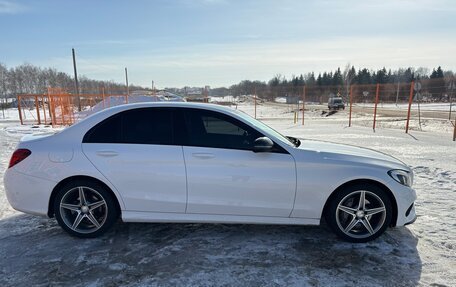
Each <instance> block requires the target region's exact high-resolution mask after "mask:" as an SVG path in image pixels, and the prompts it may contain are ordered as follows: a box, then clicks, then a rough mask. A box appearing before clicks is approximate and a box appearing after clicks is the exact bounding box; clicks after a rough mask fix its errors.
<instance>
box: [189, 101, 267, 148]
mask: <svg viewBox="0 0 456 287" xmlns="http://www.w3.org/2000/svg"><path fill="white" fill-rule="evenodd" d="M185 124H186V127H187V131H188V137H187V143H186V144H187V145H190V146H201V147H213V148H226V149H242V150H251V149H252V147H253V142H254V140H255V139H257V138H258V137H260V136H262V135H261V134H260V133H259V132H257V131H256V130H254V129H252V128H250V127H249V126H247V125H245V124H244V123H242V122H240V121H238V120H236V119H234V118H232V117H230V116H227V115H224V114H221V113H217V112H212V111H207V110H198V109H188V110H186V111H185Z"/></svg>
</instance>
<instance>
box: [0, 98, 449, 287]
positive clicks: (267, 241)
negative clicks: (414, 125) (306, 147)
mask: <svg viewBox="0 0 456 287" xmlns="http://www.w3.org/2000/svg"><path fill="white" fill-rule="evenodd" d="M238 108H239V109H240V110H244V111H246V112H247V113H250V114H252V113H253V112H254V108H253V107H252V106H251V105H248V104H245V105H239V106H238ZM292 112H293V111H292V110H290V109H289V108H288V107H283V106H280V105H278V106H274V105H272V106H267V107H265V106H263V107H260V109H258V111H257V113H258V116H259V117H262V118H264V121H265V122H266V123H267V124H269V125H271V126H272V127H274V128H276V129H277V130H279V131H281V132H282V133H284V134H287V135H293V136H297V137H302V138H307V139H316V140H318V139H322V140H326V141H333V142H339V143H346V144H354V145H358V146H364V147H368V148H373V149H377V150H380V151H382V152H386V153H389V154H391V155H393V156H395V157H397V158H400V159H402V160H403V161H405V162H406V163H408V164H409V165H410V166H412V167H413V170H414V172H415V184H414V187H415V189H416V190H417V194H418V200H417V203H416V206H417V214H418V219H417V221H416V222H415V223H414V224H413V225H410V226H407V227H401V228H394V229H390V230H388V231H387V232H386V234H385V235H383V236H381V237H380V238H379V239H377V240H375V241H373V242H370V243H366V244H350V243H345V242H342V241H340V240H339V239H337V238H336V237H335V236H334V235H333V234H332V233H331V232H330V231H328V230H327V229H326V228H325V227H322V228H320V227H300V226H257V225H225V224H125V223H121V222H119V223H118V224H117V225H116V227H115V228H114V230H112V231H110V232H109V233H108V234H106V235H105V236H103V237H101V238H97V239H90V240H82V239H75V238H72V237H70V236H68V235H67V234H66V233H64V232H63V231H62V230H61V229H60V228H59V227H58V225H57V224H56V222H55V221H54V220H52V219H46V218H40V217H35V216H31V215H25V214H23V213H20V212H17V211H14V210H12V208H11V207H10V206H9V204H8V203H7V201H6V198H5V194H4V191H3V171H4V170H5V169H6V167H7V164H8V160H9V157H10V155H11V153H12V151H13V150H14V147H15V145H16V143H17V142H18V140H19V138H20V136H21V134H22V133H26V132H30V130H31V128H28V129H24V130H23V131H21V130H19V129H18V128H17V125H18V123H17V122H11V121H0V147H1V148H0V258H1V260H0V286H24V285H31V284H32V283H33V284H34V285H37V286H49V285H51V286H55V285H57V286H61V285H71V286H117V285H125V286H150V285H152V286H154V285H155V286H158V285H159V286H162V285H171V286H193V285H203V286H208V285H211V286H213V285H230V286H232V285H236V286H306V285H310V286H353V285H359V286H417V285H419V286H456V272H455V270H456V213H455V211H454V210H455V209H456V156H455V154H456V143H455V142H452V141H451V137H450V133H449V132H448V131H446V130H442V129H437V130H436V128H435V127H434V126H433V127H432V129H431V130H430V131H424V132H421V131H417V130H412V131H411V134H410V135H408V134H405V133H404V131H403V130H400V129H386V128H381V129H380V128H379V129H377V130H376V132H373V131H372V128H371V127H369V125H367V124H365V125H366V126H365V125H363V123H364V121H363V120H362V119H363V117H362V115H360V116H356V117H355V119H354V126H353V127H350V128H348V127H347V124H348V123H347V121H346V117H345V115H343V114H342V113H340V114H339V113H338V114H336V115H333V116H331V117H325V116H323V117H322V116H321V111H319V110H314V111H312V110H309V111H306V122H305V123H306V125H305V126H302V125H300V121H299V124H294V123H293V116H292ZM40 128H41V127H40ZM42 129H45V130H47V129H49V128H46V127H42Z"/></svg>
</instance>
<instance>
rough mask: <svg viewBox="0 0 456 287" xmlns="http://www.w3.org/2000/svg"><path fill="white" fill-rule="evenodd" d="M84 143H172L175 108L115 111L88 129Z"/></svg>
mask: <svg viewBox="0 0 456 287" xmlns="http://www.w3.org/2000/svg"><path fill="white" fill-rule="evenodd" d="M83 142H84V143H125V144H162V145H171V144H173V142H174V140H173V110H172V109H161V108H145V109H134V110H128V111H125V112H121V113H119V114H116V115H114V116H112V117H110V118H108V119H106V120H104V121H102V122H101V123H99V124H97V125H96V126H94V127H93V128H92V129H90V130H89V132H87V134H86V135H85V136H84V139H83Z"/></svg>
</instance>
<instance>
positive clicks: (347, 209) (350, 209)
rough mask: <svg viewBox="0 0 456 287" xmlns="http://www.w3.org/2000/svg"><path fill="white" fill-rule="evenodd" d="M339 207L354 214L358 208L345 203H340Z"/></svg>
mask: <svg viewBox="0 0 456 287" xmlns="http://www.w3.org/2000/svg"><path fill="white" fill-rule="evenodd" d="M338 208H339V210H342V211H343V212H346V213H348V214H350V215H353V214H355V213H356V208H351V207H348V206H344V205H339V206H338Z"/></svg>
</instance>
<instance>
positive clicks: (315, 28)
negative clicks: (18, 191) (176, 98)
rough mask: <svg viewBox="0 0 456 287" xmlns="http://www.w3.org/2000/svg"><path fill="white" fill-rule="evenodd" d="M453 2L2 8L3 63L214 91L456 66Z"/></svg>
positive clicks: (9, 3)
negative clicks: (327, 74) (341, 73)
mask: <svg viewBox="0 0 456 287" xmlns="http://www.w3.org/2000/svg"><path fill="white" fill-rule="evenodd" d="M455 36H456V1H452V0H447V1H445V0H415V1H411V0H402V1H401V0H377V1H369V0H360V1H355V0H343V1H335V0H315V1H313V0H308V1H305V0H296V1H292V0H281V1H273V0H256V1H253V0H252V1H249V0H238V1H236V0H175V1H172V0H167V1H165V0H155V1H153V0H150V1H146V0H130V1H115V0H110V1H89V0H78V1H76V0H75V1H61V0H60V1H59V0H41V1H26V0H19V1H14V0H0V62H2V63H4V64H6V65H7V66H14V65H19V64H22V63H24V62H28V63H31V64H35V65H41V66H46V67H55V68H57V69H59V70H62V71H65V72H68V73H72V59H71V48H72V47H74V48H75V49H76V53H77V60H78V72H79V74H83V75H86V76H87V77H90V78H95V79H99V80H115V81H118V82H122V81H123V80H124V74H123V73H124V70H123V69H124V67H128V70H129V79H130V82H132V83H134V84H139V85H144V86H150V85H151V81H152V80H154V81H155V83H156V85H157V86H158V87H161V88H163V87H171V86H176V87H181V86H184V85H190V86H203V85H210V86H212V87H217V86H225V85H231V84H234V83H237V82H239V81H241V80H244V79H250V80H268V79H270V78H272V77H273V76H274V75H276V74H282V75H284V76H287V77H290V76H291V75H293V74H295V75H299V74H301V73H307V72H310V71H315V72H317V73H318V72H320V71H325V70H326V71H329V70H334V69H336V68H337V67H341V68H342V69H343V67H344V66H345V65H346V64H347V63H351V64H352V65H354V66H355V67H359V66H363V67H368V68H371V69H376V68H381V67H383V66H385V67H386V68H392V69H395V68H398V67H408V66H413V67H419V66H424V67H428V68H431V69H432V68H433V67H437V66H439V65H441V66H442V67H443V68H444V69H452V70H456V37H455Z"/></svg>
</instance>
